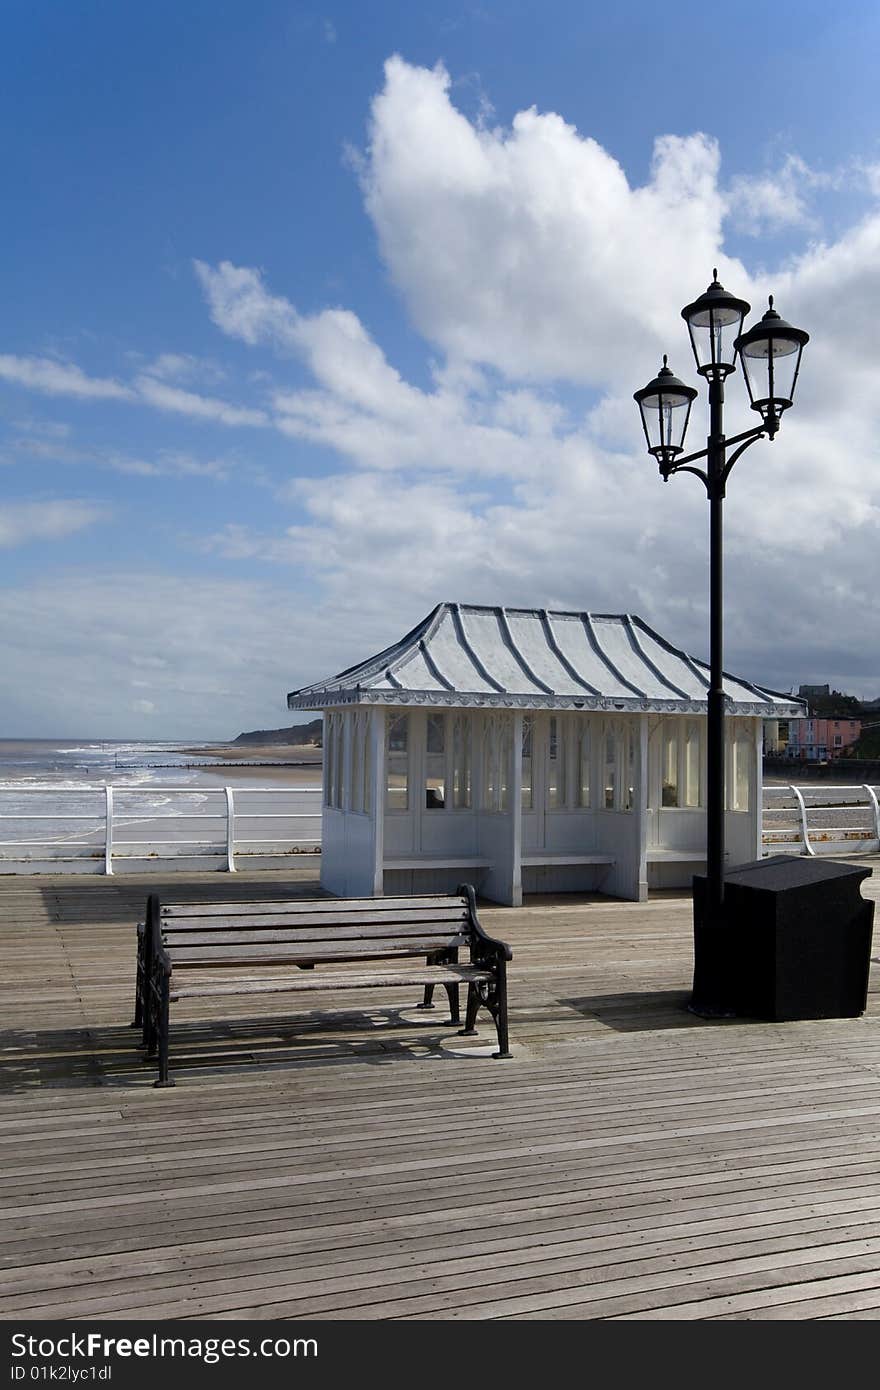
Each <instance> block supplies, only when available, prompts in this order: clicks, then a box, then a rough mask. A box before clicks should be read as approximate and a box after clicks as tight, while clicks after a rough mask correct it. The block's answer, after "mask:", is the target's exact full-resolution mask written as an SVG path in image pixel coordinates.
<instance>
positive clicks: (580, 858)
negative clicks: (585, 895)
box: [287, 603, 803, 906]
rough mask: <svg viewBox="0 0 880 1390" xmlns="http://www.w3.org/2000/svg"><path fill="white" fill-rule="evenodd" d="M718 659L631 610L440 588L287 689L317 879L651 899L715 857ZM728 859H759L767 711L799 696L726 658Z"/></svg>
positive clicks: (771, 713)
mask: <svg viewBox="0 0 880 1390" xmlns="http://www.w3.org/2000/svg"><path fill="white" fill-rule="evenodd" d="M708 673H709V668H708V667H707V666H706V664H705V663H704V662H701V661H696V660H694V659H693V658H691V657H689V656H688V655H687V654H686V653H685V652H682V651H679V650H678V649H677V648H676V647H673V646H672V645H671V644H670V643H669V642H667V641H665V640H664V638H662V637H660V636H659V635H658V634H657V633H656V632H654V631H653V630H652V629H651V628H649V627H648V626H647V625H646V624H645V623H643V622H642V620H641V619H640V618H637V617H634V616H632V615H630V614H595V613H573V612H555V611H554V612H550V611H548V610H547V609H521V608H517V609H513V608H506V609H505V608H487V607H478V606H475V605H471V604H457V603H442V604H439V605H438V606H437V608H435V609H434V611H433V613H431V614H429V615H428V617H427V618H425V620H424V621H423V622H421V623H419V624H418V626H417V627H414V628H413V629H412V631H411V632H408V633H407V634H406V636H405V637H402V638H401V639H400V641H399V642H396V643H395V644H394V645H393V646H391V647H388V648H387V649H386V650H385V651H382V652H379V653H377V655H375V656H372V657H370V658H369V659H368V660H367V661H363V662H361V663H360V664H359V665H357V666H352V667H349V669H348V670H346V671H342V672H341V673H340V674H339V675H337V676H333V677H332V678H329V679H327V680H323V681H319V682H317V683H316V684H314V685H310V686H306V687H305V688H304V689H302V690H297V691H293V692H292V693H291V694H290V695H288V697H287V703H288V705H289V707H290V708H291V709H303V710H318V709H320V710H323V711H324V797H323V803H324V805H323V817H322V855H321V883H322V885H323V886H324V887H325V888H326V889H328V890H329V891H330V892H332V893H338V894H340V895H342V896H345V897H359V896H370V895H373V894H382V893H430V892H446V891H449V890H450V889H452V888H454V887H455V886H456V885H457V884H458V883H459V882H461V881H462V880H466V881H472V882H474V883H475V884H476V886H477V887H478V889H479V891H480V892H481V893H483V894H484V895H485V896H486V897H488V898H491V899H494V900H495V901H496V902H500V903H506V904H510V905H512V906H518V905H519V904H520V902H521V901H522V894H523V892H564V891H585V890H589V889H598V890H601V891H602V892H604V893H609V894H611V895H613V896H615V897H619V898H630V899H633V900H638V901H642V900H643V899H644V898H645V897H646V896H647V893H648V889H649V888H651V887H676V886H679V885H685V884H689V882H690V878H691V875H692V874H693V873H695V872H700V870H701V868H702V867H704V864H705V858H706V809H705V808H706V713H707V703H706V695H707V687H708ZM724 688H725V692H726V694H727V696H728V705H727V719H726V728H727V748H726V758H727V765H726V785H727V813H726V825H725V836H726V849H727V863H728V865H731V866H732V865H734V864H740V863H746V862H748V861H749V860H752V859H757V858H760V856H761V852H762V846H761V780H762V778H761V732H762V720H764V719H777V718H788V717H790V716H795V715H799V714H802V713H803V701H800V700H795V699H793V698H792V697H791V696H786V695H781V694H778V693H776V692H774V691H770V690H764V689H761V688H759V687H758V686H755V685H752V684H750V682H748V681H745V680H742V679H739V678H737V677H735V676H728V675H726V674H725V679H724Z"/></svg>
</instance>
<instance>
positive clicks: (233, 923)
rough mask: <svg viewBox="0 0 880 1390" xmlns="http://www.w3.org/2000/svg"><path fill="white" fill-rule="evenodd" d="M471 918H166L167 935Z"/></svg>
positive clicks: (448, 922) (460, 912) (433, 914)
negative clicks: (242, 929)
mask: <svg viewBox="0 0 880 1390" xmlns="http://www.w3.org/2000/svg"><path fill="white" fill-rule="evenodd" d="M466 921H467V913H466V912H465V910H464V908H454V909H453V910H452V911H447V912H442V911H439V910H437V909H435V910H433V911H423V912H418V911H417V912H400V911H398V912H394V913H392V912H371V913H369V914H367V913H362V912H340V913H339V914H338V916H334V917H333V918H332V919H330V918H328V917H327V916H326V915H322V916H314V917H310V916H309V915H307V914H306V913H297V914H296V915H295V916H293V915H291V916H288V915H287V914H286V913H283V912H275V913H266V914H265V915H264V916H260V917H253V916H250V915H241V916H236V915H229V916H223V917H219V916H218V917H207V918H206V917H171V918H163V919H162V931H163V934H167V933H169V932H188V931H190V932H191V931H201V932H204V931H215V930H217V931H224V930H225V931H229V930H238V929H241V928H247V929H248V930H252V931H273V930H276V929H284V930H288V931H295V930H297V929H300V928H301V929H303V930H312V931H325V932H326V931H333V930H335V929H336V928H337V927H338V928H339V929H340V930H341V929H342V928H344V927H349V926H350V927H355V928H357V927H363V928H364V929H365V930H369V929H371V928H373V927H374V926H375V927H376V928H377V929H379V930H381V929H383V928H387V929H390V930H396V929H397V928H398V927H399V928H400V929H401V930H404V929H405V928H406V927H407V926H409V925H413V926H417V927H418V926H421V927H422V928H423V929H425V930H428V931H430V930H433V928H434V926H435V925H436V927H437V929H438V930H441V931H445V930H446V929H447V928H448V927H449V926H452V925H455V924H460V923H462V922H466Z"/></svg>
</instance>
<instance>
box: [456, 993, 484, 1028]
mask: <svg viewBox="0 0 880 1390" xmlns="http://www.w3.org/2000/svg"><path fill="white" fill-rule="evenodd" d="M479 1007H480V996H479V993H478V992H477V987H476V985H468V994H467V1007H466V1009H465V1014H464V1027H463V1028H461V1029H459V1037H462V1038H472V1037H474V1036H475V1034H476V1031H477V1029H476V1022H477V1009H478V1008H479Z"/></svg>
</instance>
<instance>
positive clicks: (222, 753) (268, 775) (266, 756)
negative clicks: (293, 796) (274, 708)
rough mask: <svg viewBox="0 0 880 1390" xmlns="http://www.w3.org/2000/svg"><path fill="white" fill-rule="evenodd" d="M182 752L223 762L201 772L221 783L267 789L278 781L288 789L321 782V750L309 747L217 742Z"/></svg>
mask: <svg viewBox="0 0 880 1390" xmlns="http://www.w3.org/2000/svg"><path fill="white" fill-rule="evenodd" d="M180 752H181V753H191V754H192V755H193V757H197V758H216V759H217V761H218V762H221V761H222V763H223V764H224V765H223V766H222V767H216V768H211V767H204V768H202V769H201V771H202V773H203V774H204V775H205V776H215V777H216V778H217V781H218V782H220V783H226V782H252V783H259V784H261V785H263V786H265V785H266V783H268V782H277V783H281V784H283V785H285V786H288V787H291V786H293V787H313V786H318V785H320V782H321V770H322V752H321V749H320V748H313V747H311V746H310V745H307V744H286V743H270V744H266V745H261V744H229V743H217V744H206V745H205V746H203V747H193V748H181V749H180Z"/></svg>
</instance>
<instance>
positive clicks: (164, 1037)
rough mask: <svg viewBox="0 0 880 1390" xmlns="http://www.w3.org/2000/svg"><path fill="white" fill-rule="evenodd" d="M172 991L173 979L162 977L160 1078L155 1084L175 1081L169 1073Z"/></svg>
mask: <svg viewBox="0 0 880 1390" xmlns="http://www.w3.org/2000/svg"><path fill="white" fill-rule="evenodd" d="M170 993H171V981H170V977H169V976H168V975H165V976H163V978H162V997H161V1000H160V1003H159V1037H158V1043H159V1080H158V1081H154V1082H153V1085H154V1086H162V1087H164V1086H173V1085H174V1082H173V1081H172V1080H171V1078H170V1077H169V1075H168V1013H169V1004H170V1000H169V997H168V996H169V995H170Z"/></svg>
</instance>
